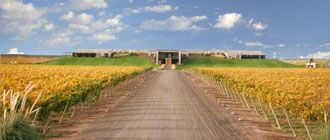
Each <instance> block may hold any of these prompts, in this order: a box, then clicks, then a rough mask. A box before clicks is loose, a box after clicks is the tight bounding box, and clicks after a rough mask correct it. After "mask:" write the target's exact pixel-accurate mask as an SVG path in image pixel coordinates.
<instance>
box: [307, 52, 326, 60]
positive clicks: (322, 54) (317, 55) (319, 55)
mask: <svg viewBox="0 0 330 140" xmlns="http://www.w3.org/2000/svg"><path fill="white" fill-rule="evenodd" d="M306 58H315V59H330V52H317V53H311V54H308V55H307V56H306Z"/></svg>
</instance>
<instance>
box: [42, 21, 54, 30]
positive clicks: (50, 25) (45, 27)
mask: <svg viewBox="0 0 330 140" xmlns="http://www.w3.org/2000/svg"><path fill="white" fill-rule="evenodd" d="M43 28H44V31H46V32H49V31H52V30H54V28H55V25H54V24H53V23H47V24H45V25H44V27H43Z"/></svg>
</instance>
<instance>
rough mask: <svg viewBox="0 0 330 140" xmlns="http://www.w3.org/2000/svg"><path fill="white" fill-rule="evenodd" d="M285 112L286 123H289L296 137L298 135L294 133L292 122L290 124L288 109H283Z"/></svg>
mask: <svg viewBox="0 0 330 140" xmlns="http://www.w3.org/2000/svg"><path fill="white" fill-rule="evenodd" d="M283 112H284V114H285V117H286V121H287V122H288V124H289V126H290V129H291V132H292V134H293V136H295V137H296V136H297V135H296V133H295V132H294V130H293V127H292V125H291V122H290V118H289V115H288V112H287V111H286V109H283Z"/></svg>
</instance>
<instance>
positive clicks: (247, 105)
mask: <svg viewBox="0 0 330 140" xmlns="http://www.w3.org/2000/svg"><path fill="white" fill-rule="evenodd" d="M243 99H244V102H245V104H246V107H247V108H248V109H249V110H251V108H250V106H249V104H248V101H247V100H246V97H245V95H244V94H243Z"/></svg>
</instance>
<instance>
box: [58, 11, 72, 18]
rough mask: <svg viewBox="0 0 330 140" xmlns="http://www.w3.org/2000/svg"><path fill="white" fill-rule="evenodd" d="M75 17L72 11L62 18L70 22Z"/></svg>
mask: <svg viewBox="0 0 330 140" xmlns="http://www.w3.org/2000/svg"><path fill="white" fill-rule="evenodd" d="M73 17H74V13H73V12H72V11H69V12H67V13H65V14H64V15H62V16H61V19H62V20H70V19H72V18H73Z"/></svg>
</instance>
